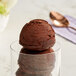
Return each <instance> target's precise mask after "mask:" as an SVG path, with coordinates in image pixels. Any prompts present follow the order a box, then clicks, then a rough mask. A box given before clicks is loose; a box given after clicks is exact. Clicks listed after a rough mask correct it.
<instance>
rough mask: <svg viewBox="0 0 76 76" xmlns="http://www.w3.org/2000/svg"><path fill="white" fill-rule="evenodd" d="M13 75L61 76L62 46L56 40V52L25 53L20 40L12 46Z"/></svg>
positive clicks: (54, 47)
mask: <svg viewBox="0 0 76 76" xmlns="http://www.w3.org/2000/svg"><path fill="white" fill-rule="evenodd" d="M10 48H11V76H60V66H61V48H60V43H59V42H56V43H55V45H54V46H53V47H52V49H53V50H54V52H52V53H46V54H34V55H33V54H23V53H20V50H21V48H22V46H21V45H19V42H18V41H14V42H13V43H12V44H11V46H10Z"/></svg>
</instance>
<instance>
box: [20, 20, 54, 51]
mask: <svg viewBox="0 0 76 76" xmlns="http://www.w3.org/2000/svg"><path fill="white" fill-rule="evenodd" d="M19 43H20V44H21V45H22V46H23V47H24V48H25V49H26V50H29V51H43V50H47V49H49V48H50V47H52V46H53V45H54V44H55V32H54V30H53V28H52V27H51V25H50V24H49V23H48V22H47V21H45V20H42V19H34V20H32V21H30V22H29V23H26V24H25V25H24V27H23V28H22V30H21V33H20V40H19Z"/></svg>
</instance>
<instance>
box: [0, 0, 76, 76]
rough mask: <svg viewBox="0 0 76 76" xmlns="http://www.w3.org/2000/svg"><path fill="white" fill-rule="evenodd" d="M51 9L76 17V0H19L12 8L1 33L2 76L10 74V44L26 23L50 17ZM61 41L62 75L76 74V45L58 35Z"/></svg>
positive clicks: (0, 69)
mask: <svg viewBox="0 0 76 76" xmlns="http://www.w3.org/2000/svg"><path fill="white" fill-rule="evenodd" d="M49 10H50V11H51V10H55V11H58V12H61V13H62V14H64V15H65V14H67V15H70V16H73V17H75V18H76V0H69V1H68V0H19V1H18V3H17V5H16V6H15V7H14V8H13V9H12V10H11V13H10V20H9V22H8V26H7V27H6V29H5V31H4V32H2V33H0V66H1V67H0V76H10V75H9V71H10V63H9V62H10V44H11V43H12V41H15V40H17V39H18V38H19V33H20V31H21V28H22V27H23V26H24V24H25V23H26V22H28V21H30V20H32V19H35V18H41V19H45V20H46V19H49ZM56 39H57V40H59V41H60V42H61V48H62V67H61V76H76V45H75V44H73V43H71V42H69V41H67V40H65V39H64V38H62V37H60V36H58V35H56Z"/></svg>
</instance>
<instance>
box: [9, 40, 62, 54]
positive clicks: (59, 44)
mask: <svg viewBox="0 0 76 76" xmlns="http://www.w3.org/2000/svg"><path fill="white" fill-rule="evenodd" d="M16 42H18V40H15V41H13V42H12V43H11V44H10V49H12V51H13V52H15V53H17V52H16V50H15V49H14V48H13V47H12V45H13V44H14V43H16ZM18 43H19V42H18ZM56 43H57V44H58V46H59V47H58V48H57V49H56V50H55V51H54V52H51V53H45V54H24V53H19V55H20V54H22V55H30V56H40V55H41V56H42V55H47V54H53V53H57V52H58V51H59V50H60V49H61V48H60V47H61V43H60V42H59V41H56V42H55V44H56ZM19 45H20V44H19ZM20 46H21V45H20ZM54 46H55V45H54ZM51 48H53V47H51ZM17 54H18V53H17Z"/></svg>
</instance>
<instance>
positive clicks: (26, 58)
mask: <svg viewBox="0 0 76 76" xmlns="http://www.w3.org/2000/svg"><path fill="white" fill-rule="evenodd" d="M19 43H20V45H22V46H23V47H22V49H21V51H20V54H19V59H18V65H19V69H18V70H17V72H16V76H51V72H52V70H53V68H54V66H55V54H54V53H53V52H54V50H53V49H52V47H53V45H54V44H55V32H54V30H53V28H52V27H51V25H50V24H49V23H48V22H47V21H45V20H42V19H34V20H32V21H30V22H28V23H26V24H25V25H24V27H23V28H22V30H21V33H20V39H19Z"/></svg>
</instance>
